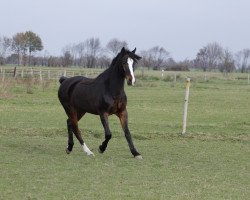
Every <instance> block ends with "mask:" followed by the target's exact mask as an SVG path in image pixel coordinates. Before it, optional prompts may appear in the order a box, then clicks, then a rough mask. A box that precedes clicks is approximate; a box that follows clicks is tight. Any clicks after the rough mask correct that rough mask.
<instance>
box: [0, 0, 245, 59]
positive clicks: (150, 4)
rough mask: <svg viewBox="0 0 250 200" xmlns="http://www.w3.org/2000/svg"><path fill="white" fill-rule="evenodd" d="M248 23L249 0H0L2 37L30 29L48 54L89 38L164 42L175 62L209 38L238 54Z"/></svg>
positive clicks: (141, 46)
mask: <svg viewBox="0 0 250 200" xmlns="http://www.w3.org/2000/svg"><path fill="white" fill-rule="evenodd" d="M249 25H250V0H122V1H120V0H0V36H8V37H12V36H13V35H14V34H16V33H17V32H25V31H29V30H30V31H33V32H35V33H36V34H38V35H39V36H40V37H41V39H42V41H43V45H44V49H45V50H46V51H48V52H49V54H50V55H61V54H62V49H63V48H64V47H65V46H66V45H68V44H73V43H79V42H83V41H85V40H86V39H89V38H91V37H95V38H99V39H100V41H101V44H102V46H103V47H104V46H106V44H107V43H108V42H109V41H110V40H111V39H113V38H117V39H119V40H125V41H126V42H127V43H128V47H129V48H130V49H134V47H137V50H138V52H140V51H144V50H148V49H150V48H152V47H154V46H160V47H164V48H165V49H166V50H167V51H169V52H170V55H171V56H172V57H173V58H174V59H175V60H176V61H181V60H184V59H194V58H195V56H196V54H197V52H198V51H199V49H201V48H202V47H204V46H206V45H207V44H208V43H212V42H218V43H219V44H220V45H222V46H223V47H224V48H227V49H229V50H230V51H232V52H233V53H236V52H237V51H240V50H242V49H244V48H250V26H249Z"/></svg>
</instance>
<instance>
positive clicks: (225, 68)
mask: <svg viewBox="0 0 250 200" xmlns="http://www.w3.org/2000/svg"><path fill="white" fill-rule="evenodd" d="M219 70H220V72H225V73H229V72H233V71H234V70H235V60H234V57H233V54H232V53H231V52H230V51H229V50H227V49H226V50H224V52H223V55H222V62H221V64H220V66H219Z"/></svg>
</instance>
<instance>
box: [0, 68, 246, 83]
mask: <svg viewBox="0 0 250 200" xmlns="http://www.w3.org/2000/svg"><path fill="white" fill-rule="evenodd" d="M102 71H104V69H100V68H99V69H96V68H95V69H92V68H91V69H90V68H52V67H51V68H50V67H41V68H40V67H21V66H18V67H15V66H2V67H0V81H1V80H2V81H4V79H5V78H8V77H14V78H27V77H33V78H35V79H38V80H41V81H42V80H58V79H59V78H60V77H61V76H67V77H72V76H78V75H80V76H86V77H90V78H93V77H96V76H97V75H98V74H100V73H101V72H102ZM135 74H136V75H139V76H150V77H155V78H159V79H162V80H165V81H168V82H172V84H173V85H175V83H176V82H177V81H178V80H179V81H180V80H181V81H183V80H184V78H185V77H191V78H192V80H193V81H196V80H199V81H209V80H212V79H222V80H242V81H244V82H245V83H247V84H249V85H250V75H249V74H247V73H243V74H242V73H229V74H223V73H220V72H197V71H193V72H192V71H190V72H174V71H152V70H146V69H143V70H140V68H138V69H137V70H136V71H135Z"/></svg>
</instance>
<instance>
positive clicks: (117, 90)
mask: <svg viewBox="0 0 250 200" xmlns="http://www.w3.org/2000/svg"><path fill="white" fill-rule="evenodd" d="M119 65H120V64H119V63H116V64H115V65H113V66H111V70H110V75H109V81H108V82H109V90H110V91H111V94H112V96H113V97H116V96H119V95H120V94H122V93H124V79H125V78H124V75H123V74H122V71H121V70H120V69H122V67H121V66H119Z"/></svg>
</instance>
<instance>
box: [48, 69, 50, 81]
mask: <svg viewBox="0 0 250 200" xmlns="http://www.w3.org/2000/svg"><path fill="white" fill-rule="evenodd" d="M48 79H49V80H50V70H48Z"/></svg>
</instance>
